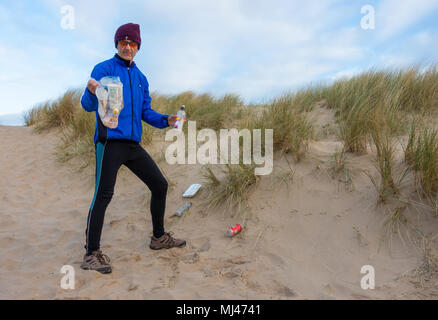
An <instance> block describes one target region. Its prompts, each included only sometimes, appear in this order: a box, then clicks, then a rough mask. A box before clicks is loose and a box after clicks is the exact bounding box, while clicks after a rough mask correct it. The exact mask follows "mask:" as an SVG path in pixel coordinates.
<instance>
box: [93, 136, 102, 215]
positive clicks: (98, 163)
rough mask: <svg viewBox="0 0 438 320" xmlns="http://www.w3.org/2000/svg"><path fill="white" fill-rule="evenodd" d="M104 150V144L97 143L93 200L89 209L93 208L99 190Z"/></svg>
mask: <svg viewBox="0 0 438 320" xmlns="http://www.w3.org/2000/svg"><path fill="white" fill-rule="evenodd" d="M104 150H105V146H104V145H103V144H102V142H98V143H97V147H96V166H97V167H96V183H95V189H94V197H93V202H91V206H90V211H91V210H92V209H93V206H94V201H95V200H96V196H97V191H98V190H99V182H100V174H101V173H102V160H103V151H104Z"/></svg>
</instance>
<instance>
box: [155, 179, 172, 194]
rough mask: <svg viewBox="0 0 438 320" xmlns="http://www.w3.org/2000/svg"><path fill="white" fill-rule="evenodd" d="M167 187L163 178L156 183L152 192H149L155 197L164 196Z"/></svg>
mask: <svg viewBox="0 0 438 320" xmlns="http://www.w3.org/2000/svg"><path fill="white" fill-rule="evenodd" d="M168 187H169V184H168V183H167V180H166V179H164V178H163V179H161V180H160V181H159V182H158V183H156V185H155V186H154V188H153V190H151V191H152V193H154V194H156V195H157V196H165V195H166V194H167V189H168Z"/></svg>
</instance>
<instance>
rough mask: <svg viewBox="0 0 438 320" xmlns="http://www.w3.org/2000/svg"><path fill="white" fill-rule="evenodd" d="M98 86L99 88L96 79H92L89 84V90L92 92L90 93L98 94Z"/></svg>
mask: <svg viewBox="0 0 438 320" xmlns="http://www.w3.org/2000/svg"><path fill="white" fill-rule="evenodd" d="M98 86H99V83H98V82H97V81H96V80H94V79H90V80H89V81H88V83H87V88H88V90H90V92H91V93H92V94H96V88H97V87H98Z"/></svg>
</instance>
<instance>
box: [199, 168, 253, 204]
mask: <svg viewBox="0 0 438 320" xmlns="http://www.w3.org/2000/svg"><path fill="white" fill-rule="evenodd" d="M255 167H256V166H255V165H254V164H251V165H246V164H243V163H239V164H226V165H225V166H224V167H223V168H221V171H220V172H219V174H217V173H215V172H214V171H213V170H212V168H211V167H210V166H203V167H202V175H203V177H204V180H205V181H206V187H207V190H208V192H209V196H208V200H207V201H208V207H209V208H210V207H211V208H215V207H217V206H219V205H221V204H224V205H225V209H234V208H237V212H239V211H240V209H241V208H242V205H243V204H246V203H247V202H248V196H249V194H250V190H251V187H252V186H255V185H256V184H257V182H258V181H259V177H258V176H257V175H255V173H254V170H255Z"/></svg>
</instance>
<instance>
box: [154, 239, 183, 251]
mask: <svg viewBox="0 0 438 320" xmlns="http://www.w3.org/2000/svg"><path fill="white" fill-rule="evenodd" d="M185 245H186V242H185V241H184V242H183V243H182V244H180V245H179V246H175V247H170V248H166V247H153V246H152V245H149V248H151V249H152V250H161V249H172V248H182V247H185Z"/></svg>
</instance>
